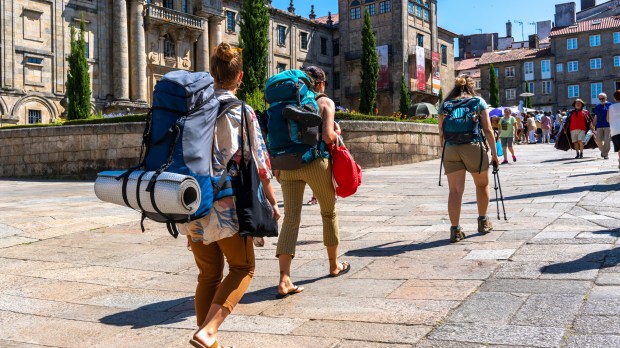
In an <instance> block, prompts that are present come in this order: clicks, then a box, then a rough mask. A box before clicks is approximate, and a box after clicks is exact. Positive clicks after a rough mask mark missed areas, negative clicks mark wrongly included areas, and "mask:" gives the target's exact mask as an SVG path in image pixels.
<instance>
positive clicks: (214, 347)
mask: <svg viewBox="0 0 620 348" xmlns="http://www.w3.org/2000/svg"><path fill="white" fill-rule="evenodd" d="M189 344H191V345H192V346H194V347H195V348H235V347H234V346H232V347H224V346H220V344H219V343H218V342H217V341H215V343H213V344H212V345H210V346H208V347H207V346H205V345H204V344H202V343H200V342H198V341H196V340H195V339H193V338H192V339H191V340H189Z"/></svg>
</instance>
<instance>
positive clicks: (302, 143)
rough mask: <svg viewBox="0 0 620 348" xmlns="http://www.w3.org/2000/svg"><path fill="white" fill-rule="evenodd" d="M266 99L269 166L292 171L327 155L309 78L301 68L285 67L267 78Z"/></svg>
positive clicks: (314, 95)
mask: <svg viewBox="0 0 620 348" xmlns="http://www.w3.org/2000/svg"><path fill="white" fill-rule="evenodd" d="M265 99H266V100H267V102H268V103H269V108H268V109H267V112H266V124H267V132H266V133H267V148H268V150H269V157H270V161H271V167H272V169H284V170H293V169H298V168H301V167H302V166H304V165H305V164H308V163H310V162H312V161H313V160H314V159H316V158H327V157H329V153H328V152H327V150H326V149H327V146H326V145H325V143H324V142H323V141H322V140H321V128H322V120H321V116H320V114H319V106H318V104H317V103H316V94H315V93H314V92H313V91H312V89H311V88H310V78H309V77H308V75H306V73H305V72H303V71H301V70H287V71H284V72H281V73H279V74H276V75H274V76H272V77H270V78H269V80H267V84H266V86H265Z"/></svg>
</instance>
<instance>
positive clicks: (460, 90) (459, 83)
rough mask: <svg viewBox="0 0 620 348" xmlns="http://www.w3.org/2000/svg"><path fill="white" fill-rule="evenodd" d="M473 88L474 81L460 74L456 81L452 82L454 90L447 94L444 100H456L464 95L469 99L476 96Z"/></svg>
mask: <svg viewBox="0 0 620 348" xmlns="http://www.w3.org/2000/svg"><path fill="white" fill-rule="evenodd" d="M475 86H476V84H475V82H474V79H472V78H471V76H469V75H467V74H461V75H459V76H458V77H457V78H456V80H454V88H453V89H452V91H451V92H450V93H449V94H448V97H447V98H446V99H445V100H449V99H456V98H458V97H461V96H464V95H469V96H470V97H473V96H475V95H476V92H475V91H474V90H475ZM445 100H444V101H445Z"/></svg>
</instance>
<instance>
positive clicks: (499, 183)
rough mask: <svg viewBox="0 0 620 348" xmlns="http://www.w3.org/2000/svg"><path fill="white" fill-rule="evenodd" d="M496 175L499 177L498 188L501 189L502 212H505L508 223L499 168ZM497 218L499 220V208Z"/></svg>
mask: <svg viewBox="0 0 620 348" xmlns="http://www.w3.org/2000/svg"><path fill="white" fill-rule="evenodd" d="M495 175H496V176H497V186H498V187H499V198H500V199H501V201H502V210H503V212H504V220H506V221H508V218H507V217H506V206H505V205H504V194H503V193H502V183H501V182H500V180H499V168H498V169H497V172H495ZM497 215H498V216H497V218H498V219H499V208H498V211H497Z"/></svg>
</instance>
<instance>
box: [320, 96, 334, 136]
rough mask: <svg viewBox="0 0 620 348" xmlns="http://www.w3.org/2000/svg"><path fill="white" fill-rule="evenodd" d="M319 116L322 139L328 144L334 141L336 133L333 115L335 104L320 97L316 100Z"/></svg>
mask: <svg viewBox="0 0 620 348" xmlns="http://www.w3.org/2000/svg"><path fill="white" fill-rule="evenodd" d="M317 103H318V104H319V110H320V111H321V118H322V119H323V141H324V142H325V143H326V144H327V145H329V144H333V143H335V142H336V140H337V139H338V134H337V133H336V131H335V126H334V124H335V122H334V116H335V114H336V105H335V104H334V102H333V101H332V100H331V99H329V98H321V99H319V100H318V101H317Z"/></svg>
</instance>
